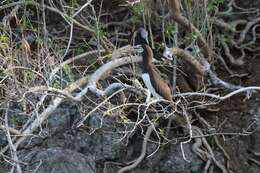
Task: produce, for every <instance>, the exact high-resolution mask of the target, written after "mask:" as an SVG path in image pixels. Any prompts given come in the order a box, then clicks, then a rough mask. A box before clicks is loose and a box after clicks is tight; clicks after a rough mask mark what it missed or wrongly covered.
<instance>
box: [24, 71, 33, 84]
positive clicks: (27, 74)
mask: <svg viewBox="0 0 260 173" xmlns="http://www.w3.org/2000/svg"><path fill="white" fill-rule="evenodd" d="M23 76H24V83H26V84H28V83H30V82H31V81H33V80H34V79H35V74H34V73H33V72H32V71H30V70H25V71H23Z"/></svg>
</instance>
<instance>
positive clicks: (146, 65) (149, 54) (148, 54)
mask: <svg viewBox="0 0 260 173" xmlns="http://www.w3.org/2000/svg"><path fill="white" fill-rule="evenodd" d="M142 47H143V49H144V51H143V55H142V56H143V71H144V72H148V71H149V69H150V68H152V67H153V51H152V49H151V48H150V46H148V45H147V44H143V45H142Z"/></svg>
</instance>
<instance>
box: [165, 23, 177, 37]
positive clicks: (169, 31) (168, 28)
mask: <svg viewBox="0 0 260 173" xmlns="http://www.w3.org/2000/svg"><path fill="white" fill-rule="evenodd" d="M174 32H175V26H174V24H172V23H166V25H165V36H166V37H171V36H172V35H173V34H174Z"/></svg>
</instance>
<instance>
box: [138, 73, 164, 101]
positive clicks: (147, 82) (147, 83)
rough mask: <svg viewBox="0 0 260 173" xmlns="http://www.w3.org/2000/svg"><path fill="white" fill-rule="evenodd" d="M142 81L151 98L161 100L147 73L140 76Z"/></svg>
mask: <svg viewBox="0 0 260 173" xmlns="http://www.w3.org/2000/svg"><path fill="white" fill-rule="evenodd" d="M142 79H143V81H144V84H145V86H146V87H147V89H148V90H149V91H150V92H151V93H152V95H153V97H156V98H157V99H162V97H161V96H160V95H159V94H158V93H157V92H156V91H155V89H154V87H153V85H152V83H151V79H150V76H149V74H148V73H143V74H142Z"/></svg>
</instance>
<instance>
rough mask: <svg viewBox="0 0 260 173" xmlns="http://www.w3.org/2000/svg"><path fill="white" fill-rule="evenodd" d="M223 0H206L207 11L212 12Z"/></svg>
mask: <svg viewBox="0 0 260 173" xmlns="http://www.w3.org/2000/svg"><path fill="white" fill-rule="evenodd" d="M223 2H224V0H209V1H208V12H209V13H213V12H214V11H215V10H216V9H218V6H219V5H220V4H222V3H223Z"/></svg>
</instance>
